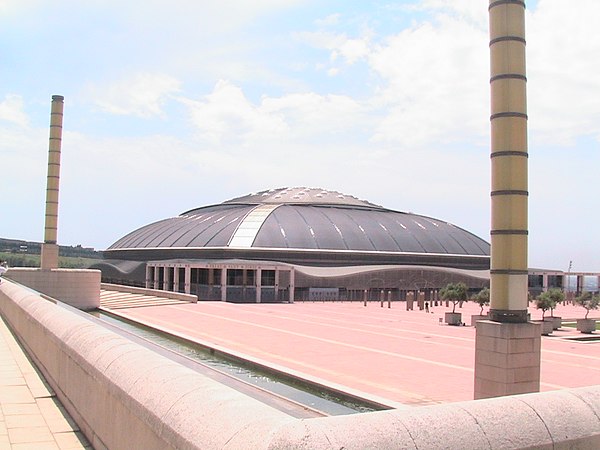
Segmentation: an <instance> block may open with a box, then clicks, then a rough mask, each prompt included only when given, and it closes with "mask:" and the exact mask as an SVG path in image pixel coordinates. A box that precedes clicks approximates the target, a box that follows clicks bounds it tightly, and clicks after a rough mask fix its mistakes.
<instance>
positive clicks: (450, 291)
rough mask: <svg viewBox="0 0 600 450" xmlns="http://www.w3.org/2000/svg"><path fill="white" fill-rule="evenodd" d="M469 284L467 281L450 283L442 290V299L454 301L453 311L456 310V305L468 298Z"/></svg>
mask: <svg viewBox="0 0 600 450" xmlns="http://www.w3.org/2000/svg"><path fill="white" fill-rule="evenodd" d="M467 291H468V288H467V285H466V284H465V283H449V284H447V285H446V286H445V287H443V288H442V289H441V290H440V296H441V298H442V300H448V301H450V302H452V305H453V307H452V312H453V313H454V312H455V310H456V305H457V304H458V303H459V302H464V301H465V300H467Z"/></svg>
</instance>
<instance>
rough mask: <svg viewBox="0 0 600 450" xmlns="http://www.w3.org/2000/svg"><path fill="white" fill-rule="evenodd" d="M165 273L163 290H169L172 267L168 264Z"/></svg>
mask: <svg viewBox="0 0 600 450" xmlns="http://www.w3.org/2000/svg"><path fill="white" fill-rule="evenodd" d="M164 270H165V275H164V276H163V287H162V290H163V291H168V290H169V285H170V284H171V281H172V280H171V268H170V267H168V266H166V267H165V269H164Z"/></svg>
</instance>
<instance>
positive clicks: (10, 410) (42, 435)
mask: <svg viewBox="0 0 600 450" xmlns="http://www.w3.org/2000/svg"><path fill="white" fill-rule="evenodd" d="M84 448H86V449H91V448H92V447H91V446H90V445H89V443H88V441H87V440H86V438H85V437H84V436H83V434H82V433H81V432H80V431H79V427H78V426H77V424H75V422H74V421H73V419H71V417H70V416H69V414H68V413H67V412H66V411H65V409H64V408H63V407H62V405H61V404H60V403H59V401H58V400H57V398H56V395H55V394H54V392H53V391H52V389H51V388H49V387H48V386H47V385H46V384H45V383H44V381H43V379H42V378H41V377H40V375H39V374H38V372H37V371H36V370H35V369H34V367H33V365H32V364H31V361H30V360H29V359H28V358H27V356H26V355H25V353H24V352H23V350H22V348H21V347H20V346H19V344H18V343H17V341H16V340H15V338H14V336H13V335H12V334H11V332H10V331H9V329H8V328H7V326H6V324H5V323H4V321H3V320H2V319H0V450H9V449H10V450H27V449H28V450H59V449H60V450H63V449H84Z"/></svg>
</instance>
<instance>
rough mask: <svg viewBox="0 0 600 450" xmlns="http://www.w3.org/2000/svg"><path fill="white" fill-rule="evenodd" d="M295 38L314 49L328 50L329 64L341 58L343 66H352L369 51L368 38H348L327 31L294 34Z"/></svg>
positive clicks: (344, 35)
mask: <svg viewBox="0 0 600 450" xmlns="http://www.w3.org/2000/svg"><path fill="white" fill-rule="evenodd" d="M295 36H296V38H297V39H299V40H301V41H303V42H306V43H308V44H309V45H311V46H313V47H315V48H319V49H325V50H329V51H330V58H329V59H330V61H331V62H334V61H336V60H337V59H338V58H339V57H341V58H342V60H343V62H344V63H345V64H348V65H352V64H355V63H357V62H358V61H360V60H363V59H365V58H366V57H367V56H368V54H369V51H370V50H369V47H370V39H369V37H368V36H361V37H359V38H350V37H348V36H347V35H346V34H336V33H331V32H327V31H315V32H303V33H296V34H295Z"/></svg>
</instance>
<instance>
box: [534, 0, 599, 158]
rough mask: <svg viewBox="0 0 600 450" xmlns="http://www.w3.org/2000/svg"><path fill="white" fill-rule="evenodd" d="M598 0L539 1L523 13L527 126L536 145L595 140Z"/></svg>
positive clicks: (597, 105)
mask: <svg viewBox="0 0 600 450" xmlns="http://www.w3.org/2000/svg"><path fill="white" fill-rule="evenodd" d="M598 16H600V2H598V1H596V0H581V1H578V2H577V6H576V7H573V5H572V4H570V3H568V2H567V3H565V2H562V1H557V0H544V1H540V2H539V3H538V7H537V8H536V9H535V10H534V11H533V12H531V13H530V14H529V15H528V22H527V65H528V94H529V108H528V109H529V111H528V112H529V117H530V121H529V123H530V128H531V131H532V133H533V134H535V139H536V140H538V141H539V143H540V144H545V145H548V144H553V145H560V146H564V145H569V146H571V145H573V144H574V143H575V142H576V140H577V139H578V138H580V137H582V136H593V137H595V138H596V139H600V95H598V93H599V92H600V78H598V76H597V74H598V73H600V58H598V57H597V55H599V54H600V33H598V30H597V24H596V22H595V21H594V20H591V18H594V17H598Z"/></svg>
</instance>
